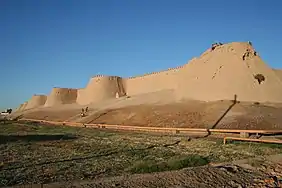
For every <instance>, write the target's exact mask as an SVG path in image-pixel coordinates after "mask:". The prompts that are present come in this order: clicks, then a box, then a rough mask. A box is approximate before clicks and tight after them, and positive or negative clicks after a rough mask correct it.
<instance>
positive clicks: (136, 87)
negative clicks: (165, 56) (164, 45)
mask: <svg viewBox="0 0 282 188" xmlns="http://www.w3.org/2000/svg"><path fill="white" fill-rule="evenodd" d="M184 66H185V65H183V66H178V67H175V68H170V69H167V70H165V71H159V72H152V73H149V74H144V75H142V76H135V77H129V78H127V79H125V81H124V84H125V88H126V94H127V95H129V96H132V95H138V94H143V93H150V92H156V91H161V90H167V89H174V88H175V86H176V84H177V83H176V76H177V75H178V73H179V70H180V69H181V68H183V67H184Z"/></svg>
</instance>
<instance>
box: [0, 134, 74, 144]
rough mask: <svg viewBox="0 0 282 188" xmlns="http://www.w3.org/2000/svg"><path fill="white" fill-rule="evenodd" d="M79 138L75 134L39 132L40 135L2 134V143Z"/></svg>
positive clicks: (0, 138)
mask: <svg viewBox="0 0 282 188" xmlns="http://www.w3.org/2000/svg"><path fill="white" fill-rule="evenodd" d="M73 139H77V137H76V136H74V135H66V134H56V135H50V134H49V135H48V134H38V135H0V144H6V143H9V142H17V141H24V142H36V141H57V140H73Z"/></svg>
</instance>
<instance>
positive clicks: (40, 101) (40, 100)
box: [25, 95, 47, 110]
mask: <svg viewBox="0 0 282 188" xmlns="http://www.w3.org/2000/svg"><path fill="white" fill-rule="evenodd" d="M46 100H47V96H46V95H33V96H32V97H31V99H30V100H29V101H28V103H27V105H26V107H25V109H26V110H27V109H31V108H37V107H40V106H43V105H44V104H45V102H46Z"/></svg>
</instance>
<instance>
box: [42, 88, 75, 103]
mask: <svg viewBox="0 0 282 188" xmlns="http://www.w3.org/2000/svg"><path fill="white" fill-rule="evenodd" d="M76 98H77V89H71V88H57V87H55V88H53V89H52V91H51V93H50V95H48V96H47V100H46V103H45V105H44V106H45V107H50V106H56V105H61V104H72V103H75V102H76Z"/></svg>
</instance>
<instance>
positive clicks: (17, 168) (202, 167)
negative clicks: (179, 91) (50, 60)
mask: <svg viewBox="0 0 282 188" xmlns="http://www.w3.org/2000/svg"><path fill="white" fill-rule="evenodd" d="M0 126H1V127H0V128H1V134H0V137H1V139H0V141H1V142H0V150H1V154H0V159H1V164H0V186H1V187H6V186H16V185H24V184H34V187H36V186H38V187H39V186H41V184H44V187H105V188H106V187H223V186H225V187H240V186H241V187H252V186H253V187H259V186H258V185H259V184H261V185H262V187H263V185H265V184H266V183H268V184H269V185H270V184H271V185H272V184H273V181H272V180H269V181H272V182H261V181H263V180H265V179H269V178H271V177H270V175H271V174H272V175H275V177H277V178H280V177H281V172H282V169H281V164H280V162H281V161H276V162H275V163H269V164H268V163H267V161H266V159H268V156H269V155H277V154H280V153H281V152H282V150H281V149H282V148H281V146H280V145H270V144H257V143H241V142H232V143H229V144H227V145H223V144H222V139H214V138H209V137H208V138H193V137H192V138H191V137H187V136H183V135H171V134H153V133H150V134H149V133H137V132H134V133H133V132H121V131H110V130H107V131H106V130H99V129H93V128H82V127H80V128H79V127H67V126H52V125H43V124H39V123H32V122H30V123H21V122H8V123H6V124H1V125H0ZM258 156H260V157H262V159H261V160H260V161H259V162H257V161H254V160H248V164H250V165H252V168H246V167H242V166H238V165H234V164H231V165H228V164H224V165H222V166H223V167H214V166H211V165H212V164H215V163H222V162H228V163H229V162H230V161H234V160H241V159H248V158H256V157H258ZM280 159H281V157H280V158H279V160H280ZM260 163H262V164H260ZM230 166H231V167H230ZM258 167H259V168H260V167H262V169H261V170H259V169H258ZM263 168H265V169H263ZM266 169H267V170H266Z"/></svg>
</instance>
